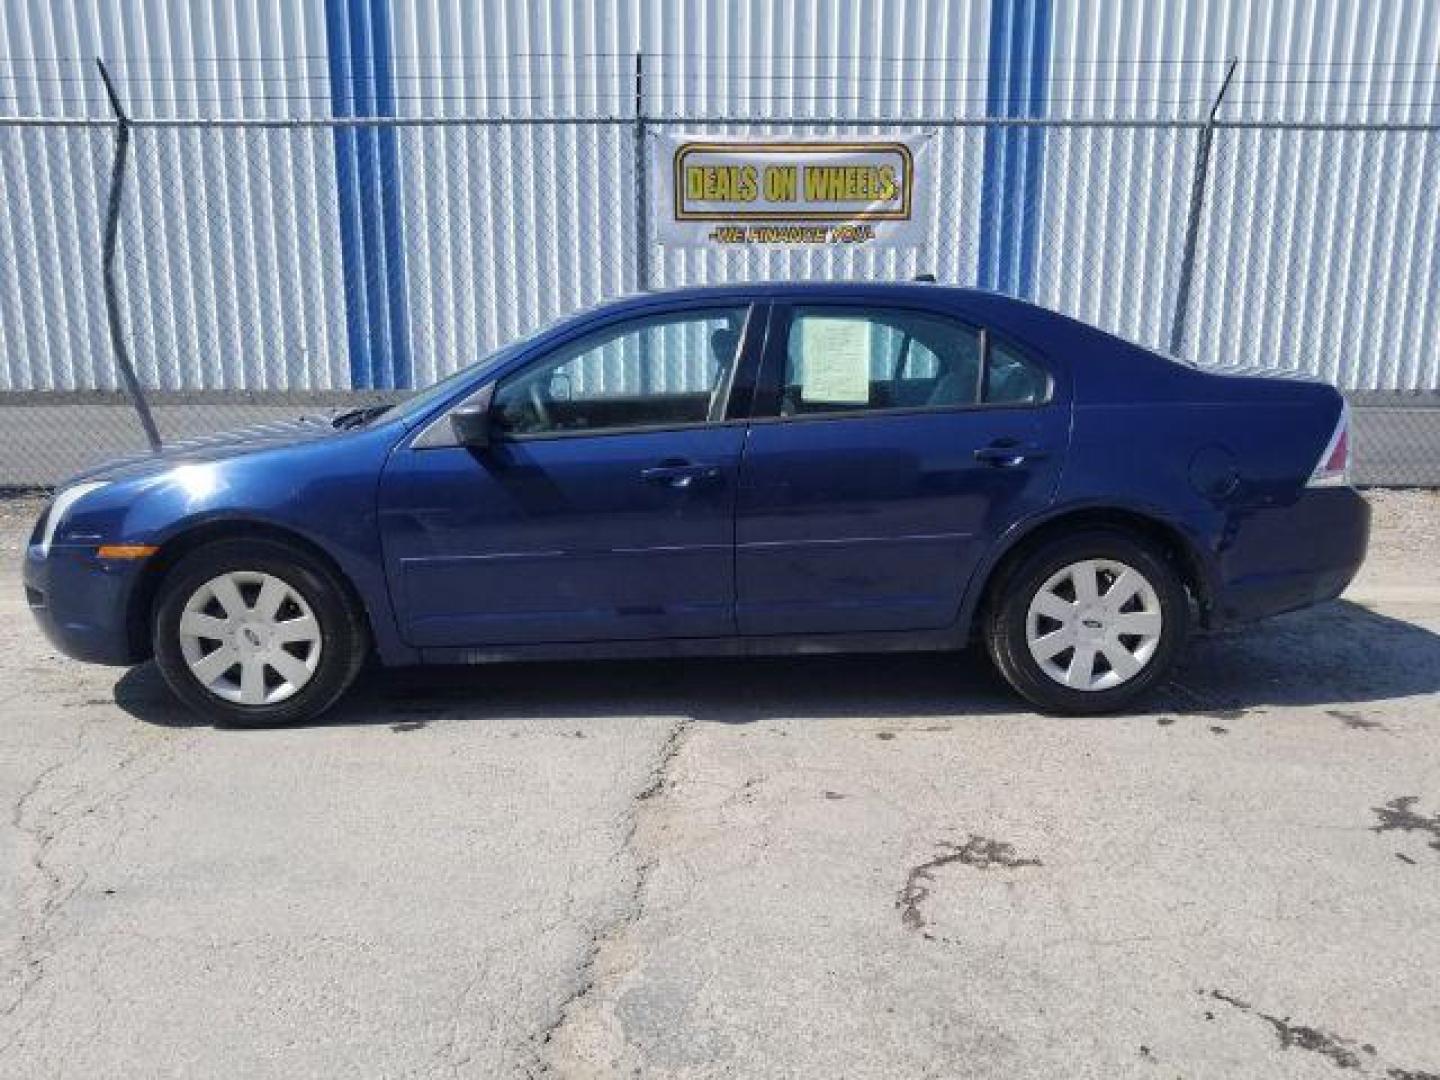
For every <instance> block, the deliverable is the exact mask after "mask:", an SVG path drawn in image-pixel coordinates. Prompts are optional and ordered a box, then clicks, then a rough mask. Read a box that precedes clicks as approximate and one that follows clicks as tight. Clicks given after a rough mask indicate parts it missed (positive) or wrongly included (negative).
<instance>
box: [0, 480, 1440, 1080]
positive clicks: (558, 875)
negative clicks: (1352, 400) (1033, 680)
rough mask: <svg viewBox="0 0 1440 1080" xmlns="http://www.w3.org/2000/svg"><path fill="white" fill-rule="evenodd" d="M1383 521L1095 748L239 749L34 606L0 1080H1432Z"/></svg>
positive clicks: (860, 683)
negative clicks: (1300, 603)
mask: <svg viewBox="0 0 1440 1080" xmlns="http://www.w3.org/2000/svg"><path fill="white" fill-rule="evenodd" d="M1382 502H1383V503H1384V505H1382V507H1381V511H1380V514H1379V516H1378V518H1377V523H1378V529H1377V537H1376V555H1375V558H1374V559H1373V560H1372V562H1371V564H1370V567H1369V568H1368V569H1367V572H1366V574H1365V575H1364V576H1363V577H1362V579H1361V580H1360V581H1359V582H1357V585H1356V587H1355V589H1354V590H1353V591H1352V593H1351V595H1350V596H1349V597H1348V598H1347V599H1346V600H1345V601H1342V602H1339V603H1336V604H1332V605H1328V606H1326V607H1323V608H1319V609H1316V610H1314V611H1311V612H1307V613H1302V614H1299V615H1295V616H1289V617H1285V618H1282V619H1278V620H1274V621H1272V622H1270V623H1268V624H1263V625H1261V626H1258V627H1255V628H1253V629H1249V630H1246V631H1243V632H1240V633H1235V634H1226V635H1221V636H1217V637H1214V638H1209V639H1206V640H1200V641H1197V642H1195V643H1194V645H1193V646H1192V648H1191V650H1190V652H1189V655H1188V657H1187V660H1186V663H1185V665H1184V667H1183V669H1182V670H1181V671H1180V673H1179V674H1178V676H1177V678H1176V679H1175V680H1174V681H1173V682H1172V683H1171V684H1170V685H1169V686H1167V687H1166V688H1165V689H1164V691H1163V692H1162V693H1161V694H1160V695H1159V696H1158V697H1157V698H1156V699H1154V700H1153V701H1151V702H1149V703H1147V705H1146V706H1145V708H1144V711H1141V712H1137V713H1135V714H1132V715H1128V716H1124V717H1108V718H1094V719H1086V720H1079V721H1074V720H1071V721H1062V720H1055V719H1044V718H1041V717H1037V716H1036V715H1034V714H1032V713H1029V712H1027V711H1025V710H1023V709H1022V708H1020V706H1019V705H1018V703H1017V701H1016V700H1015V699H1014V698H1013V697H1012V696H1010V695H1009V693H1008V692H1007V691H1005V689H1004V688H1003V687H1002V686H1001V685H1000V684H999V682H998V680H997V679H996V677H995V676H993V675H992V674H991V673H990V671H989V670H988V668H987V666H986V665H985V664H984V662H983V661H982V660H981V659H979V658H978V657H974V656H969V657H948V656H879V657H864V658H857V657H852V658H810V659H795V660H764V661H754V660H752V661H687V662H680V663H667V664H654V663H628V662H627V663H613V664H552V665H543V666H542V665H535V666H524V665H515V666H505V667H493V668H478V669H470V670H444V671H418V672H413V673H408V674H390V675H381V676H372V677H369V678H368V679H367V680H366V682H365V683H364V684H363V686H362V687H361V692H360V693H359V694H357V695H356V697H355V698H354V699H353V700H352V701H351V702H350V703H348V704H347V705H346V706H344V707H343V708H342V709H341V710H340V711H339V712H338V713H337V714H336V715H335V716H334V718H333V719H332V720H331V721H330V722H328V723H326V724H324V725H321V726H318V727H313V728H308V729H300V730H293V731H274V732H234V731H218V730H215V729H212V728H210V727H208V726H204V725H198V724H195V723H194V722H193V721H192V719H191V718H190V717H188V716H187V715H186V714H184V713H183V712H181V711H180V710H179V708H178V707H177V706H175V705H174V704H173V703H172V702H171V701H170V699H169V697H168V695H167V694H166V692H165V690H164V688H163V686H162V685H161V684H160V681H159V679H158V676H157V675H156V673H155V672H154V670H153V668H151V667H143V668H140V669H137V670H135V671H134V672H130V673H124V672H119V671H115V670H108V669H102V668H89V667H84V666H81V665H76V664H73V663H70V662H68V661H65V660H63V659H60V658H58V657H56V656H55V655H54V654H53V652H52V651H51V650H50V649H49V648H48V647H46V646H45V644H44V643H43V641H42V640H41V639H40V637H39V635H38V634H37V633H36V632H35V631H34V629H33V628H32V627H31V625H30V623H29V616H28V613H26V612H25V611H24V604H23V599H22V598H21V597H20V595H19V591H20V590H19V587H18V582H17V580H16V576H15V574H14V571H13V569H8V570H6V571H5V573H4V575H3V576H0V646H3V653H0V672H3V675H0V718H3V725H4V736H3V738H0V801H3V802H4V803H5V805H6V806H7V807H8V808H9V810H8V813H6V814H4V815H0V822H3V827H0V867H3V868H4V872H3V874H0V1075H3V1076H15V1077H22V1076H23V1077H32V1076H59V1077H71V1076H74V1077H82V1076H83V1077H94V1076H120V1075H123V1076H126V1077H137V1076H157V1075H167V1076H177V1075H178V1076H208V1075H217V1074H224V1075H233V1076H260V1077H265V1076H275V1077H282V1076H283V1077H286V1078H293V1077H297V1076H340V1075H344V1076H355V1075H365V1076H415V1077H430V1076H447V1077H448V1076H477V1077H478V1076H529V1075H555V1076H572V1077H593V1076H600V1077H605V1076H636V1075H638V1076H646V1077H650V1076H654V1077H722V1076H736V1077H739V1076H745V1077H749V1076H767V1077H769V1076H794V1077H802V1076H803V1077H814V1076H846V1077H869V1076H874V1077H912V1076H915V1077H918V1076H934V1077H949V1076H972V1077H1007V1078H1010V1077H1056V1076H1063V1077H1077V1076H1095V1077H1102V1076H1103V1077H1116V1076H1136V1077H1166V1078H1170V1077H1177V1076H1183V1077H1250V1076H1253V1077H1267V1078H1268V1077H1291V1076H1293V1077H1327V1076H1333V1075H1336V1074H1337V1070H1338V1071H1339V1074H1340V1075H1350V1076H1357V1077H1383V1078H1386V1080H1407V1078H1410V1080H1416V1078H1423V1077H1427V1076H1428V1077H1433V1076H1440V975H1437V972H1440V935H1437V934H1436V933H1435V931H1434V928H1435V926H1436V925H1437V922H1440V738H1437V734H1436V722H1437V720H1440V580H1437V577H1436V572H1435V570H1434V569H1433V562H1432V561H1431V555H1430V549H1431V548H1432V547H1433V542H1434V539H1435V537H1436V536H1437V535H1440V500H1437V499H1436V498H1435V497H1434V496H1433V495H1429V494H1424V493H1416V494H1414V495H1411V496H1386V497H1383V498H1382ZM31 509H32V508H30V507H26V506H17V505H16V504H14V503H11V504H7V510H6V512H5V513H0V535H3V548H0V558H4V560H5V565H6V566H7V567H11V568H13V566H14V564H15V560H16V558H17V557H18V551H19V545H20V543H21V541H22V539H23V532H24V530H25V529H26V528H27V527H28V520H26V519H27V518H28V515H29V513H30V512H31Z"/></svg>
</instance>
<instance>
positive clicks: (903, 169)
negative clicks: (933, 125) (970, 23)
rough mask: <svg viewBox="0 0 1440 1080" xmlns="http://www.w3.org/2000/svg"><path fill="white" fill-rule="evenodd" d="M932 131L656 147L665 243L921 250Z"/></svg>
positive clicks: (670, 139) (660, 239) (685, 139)
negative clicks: (926, 133)
mask: <svg viewBox="0 0 1440 1080" xmlns="http://www.w3.org/2000/svg"><path fill="white" fill-rule="evenodd" d="M928 142H929V137H928V136H919V137H913V138H907V139H889V140H883V139H876V140H866V139H843V140H840V139H837V140H821V141H813V142H811V141H807V142H795V141H783V142H778V141H777V142H770V141H765V140H743V141H740V140H730V141H717V140H714V139H705V138H703V137H695V136H688V135H656V136H654V137H653V139H652V140H651V144H650V162H649V168H650V178H651V183H650V190H651V191H652V192H654V193H655V197H654V200H653V202H654V207H655V211H654V214H655V240H656V242H657V243H660V244H666V245H669V246H674V247H705V248H722V249H723V248H746V247H757V248H766V247H827V246H835V245H839V246H858V245H863V246H866V247H915V246H918V245H920V244H922V243H923V242H924V240H925V232H926V228H925V223H926V221H927V218H926V215H925V213H924V209H923V207H922V206H921V202H922V201H923V199H922V196H923V194H924V192H925V191H926V188H927V185H925V184H923V183H922V182H921V180H922V175H923V169H924V167H925V160H924V159H925V149H926V146H927V144H928Z"/></svg>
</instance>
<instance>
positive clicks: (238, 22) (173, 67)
mask: <svg viewBox="0 0 1440 1080" xmlns="http://www.w3.org/2000/svg"><path fill="white" fill-rule="evenodd" d="M323 16H324V8H323V5H322V4H320V3H304V4H297V3H290V2H288V0H244V2H238V3H226V4H215V5H210V4H193V3H190V2H189V0H127V2H126V3H113V2H110V0H68V2H64V3H53V4H52V3H46V2H39V0H37V2H32V3H24V4H21V3H10V4H5V5H3V6H0V113H4V114H6V115H20V116H67V117H93V118H96V119H98V120H108V119H109V118H110V116H111V111H110V107H109V104H108V101H107V99H106V97H105V94H104V91H103V88H102V86H101V83H100V80H99V76H98V73H97V71H96V68H95V65H94V63H93V60H92V59H90V58H93V57H95V56H103V57H105V58H106V61H107V63H108V64H109V66H110V68H111V71H112V74H113V75H114V78H115V81H116V84H117V87H116V88H117V90H118V92H119V94H120V96H121V98H122V100H123V102H124V104H125V106H126V109H127V111H128V112H129V113H130V114H131V115H132V116H134V117H161V118H164V117H176V118H180V117H231V118H236V117H314V116H327V115H329V112H330V103H329V79H328V76H327V68H326V60H325V25H324V17H323ZM113 148H114V135H113V131H112V130H111V129H109V128H101V129H96V130H93V131H79V132H67V131H56V130H51V129H34V128H30V129H0V206H3V207H5V208H6V209H5V212H4V213H3V214H0V262H3V263H10V264H11V265H14V266H15V267H16V273H15V274H14V275H10V274H7V273H6V272H5V271H3V270H0V355H3V358H4V362H3V364H0V389H77V388H78V389H89V388H101V389H111V388H114V387H116V386H117V385H118V381H117V376H116V372H115V368H114V364H113V361H112V358H111V350H110V344H109V336H108V329H107V326H106V321H105V308H104V301H103V294H102V291H101V280H100V238H101V228H102V224H103V220H104V205H105V196H106V193H107V191H108V188H109V177H110V165H111V155H112V153H113ZM131 155H132V156H131V168H130V170H129V173H128V175H127V179H126V183H127V191H126V203H125V207H124V211H123V215H122V218H121V221H122V230H121V234H120V258H119V261H118V266H117V270H118V280H119V288H120V290H121V294H122V295H123V296H124V297H125V299H126V303H125V308H124V310H125V315H126V320H127V329H128V331H129V338H130V342H131V352H132V359H133V361H134V363H135V367H136V370H137V372H138V373H139V375H140V378H141V380H142V381H143V382H144V383H145V384H146V385H148V386H152V387H160V388H165V389H182V388H199V387H204V388H207V389H297V388H315V387H330V386H346V385H348V382H349V372H348V367H347V350H346V338H345V311H344V289H343V283H342V279H341V266H340V249H339V246H338V244H337V243H336V240H335V236H336V226H335V201H336V187H335V166H334V140H333V138H332V136H331V135H330V134H329V133H328V132H300V133H291V132H278V131H277V132H253V131H252V132H224V133H222V132H197V131H185V132H175V131H155V130H146V129H137V130H136V131H135V132H134V139H133V142H132V147H131ZM17 206H18V207H24V212H22V213H16V212H15V208H16V207H17ZM12 260H13V261H12Z"/></svg>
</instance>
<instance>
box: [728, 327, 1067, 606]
mask: <svg viewBox="0 0 1440 1080" xmlns="http://www.w3.org/2000/svg"><path fill="white" fill-rule="evenodd" d="M1062 390H1063V387H1062V386H1061V385H1060V384H1059V382H1058V381H1057V380H1056V379H1055V378H1054V377H1053V374H1052V373H1051V372H1050V371H1049V370H1048V368H1047V366H1046V364H1045V363H1044V362H1043V361H1042V360H1041V358H1039V357H1036V356H1033V355H1029V354H1027V353H1024V352H1022V351H1021V350H1020V349H1018V348H1017V347H1015V346H1014V345H1012V344H1009V343H1007V342H1004V341H1001V340H999V339H997V338H995V337H994V335H992V334H990V333H987V332H986V330H985V329H984V328H982V327H979V326H974V325H969V324H967V323H965V322H964V321H962V320H960V319H958V318H954V317H952V316H950V315H948V314H945V313H942V312H938V311H935V310H931V309H929V308H918V307H905V306H898V305H888V304H887V305H885V306H883V307H869V306H857V305H853V304H839V303H835V304H828V303H818V304H808V303H807V304H803V305H794V306H790V305H776V306H775V307H774V308H773V309H772V316H771V326H770V332H769V335H768V343H767V348H766V352H765V357H764V363H763V369H762V374H761V380H760V385H759V387H758V388H757V393H756V409H755V411H756V415H755V418H754V419H753V421H752V425H751V430H750V435H749V439H748V442H747V445H746V449H745V457H744V461H743V464H742V468H741V477H740V492H739V504H738V508H737V515H736V588H737V595H738V600H737V621H738V625H739V628H740V632H741V633H743V634H786V633H806V634H810V633H840V632H855V631H885V630H920V629H938V628H942V627H945V626H948V625H950V624H951V623H953V621H954V620H955V618H956V615H957V611H958V608H959V604H960V599H961V595H962V593H963V592H964V589H965V586H966V584H967V582H968V581H969V578H970V575H971V573H972V571H973V570H974V568H975V565H976V562H977V561H978V559H979V558H980V557H981V555H982V554H983V552H984V551H985V549H986V547H987V545H988V544H989V543H990V542H992V541H993V539H994V538H995V537H997V536H998V535H999V534H1000V533H1001V532H1003V531H1004V529H1005V528H1006V527H1007V526H1008V525H1009V524H1010V523H1011V522H1013V521H1015V520H1016V519H1018V518H1020V517H1023V516H1025V515H1027V514H1029V513H1031V512H1034V511H1035V510H1038V509H1040V508H1041V507H1043V506H1044V505H1045V504H1047V503H1048V502H1049V501H1050V499H1051V498H1052V496H1053V494H1054V490H1055V487H1056V482H1057V478H1058V476H1059V470H1060V467H1061V464H1062V461H1063V458H1064V454H1065V450H1066V440H1067V436H1068V430H1069V403H1068V394H1065V393H1063V392H1062Z"/></svg>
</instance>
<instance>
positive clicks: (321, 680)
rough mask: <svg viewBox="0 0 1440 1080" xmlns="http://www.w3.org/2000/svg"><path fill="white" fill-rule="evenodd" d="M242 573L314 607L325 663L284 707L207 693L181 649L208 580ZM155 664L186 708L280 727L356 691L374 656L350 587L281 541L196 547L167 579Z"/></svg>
mask: <svg viewBox="0 0 1440 1080" xmlns="http://www.w3.org/2000/svg"><path fill="white" fill-rule="evenodd" d="M235 571H258V572H260V573H264V574H270V575H273V576H274V577H277V578H280V579H281V580H282V581H283V582H284V583H285V584H287V585H289V586H290V587H291V588H293V589H294V590H295V591H296V592H298V593H299V594H300V595H301V597H303V598H304V600H305V601H306V603H307V604H308V605H309V606H310V609H311V611H312V612H313V613H314V615H315V620H316V621H317V622H318V623H319V625H320V634H321V647H320V652H319V661H318V664H317V665H316V666H315V669H314V673H313V674H312V675H311V676H310V681H309V682H307V683H305V684H304V685H303V686H302V687H300V689H299V690H298V691H295V692H294V693H292V694H291V696H290V697H288V698H285V699H284V700H283V701H277V702H275V703H273V704H263V705H242V704H239V703H236V702H231V701H227V700H225V699H224V698H221V697H218V696H216V695H215V694H213V693H211V692H210V691H209V690H207V689H206V688H205V687H204V686H203V685H202V684H201V682H200V680H199V679H197V678H196V677H195V675H193V674H192V673H191V671H190V666H189V664H188V663H187V662H186V659H185V655H184V652H183V650H182V646H181V643H180V618H181V615H182V613H183V612H184V609H185V604H186V602H187V601H188V600H189V599H190V597H191V596H193V595H194V594H195V592H196V590H197V589H199V588H200V587H201V586H203V585H204V584H205V583H206V582H208V581H212V580H214V579H215V578H217V577H219V576H221V575H223V574H226V573H231V572H235ZM151 635H152V641H153V643H154V649H155V661H156V663H157V665H158V666H159V668H160V673H161V674H162V675H163V676H164V678H165V682H166V683H167V684H169V686H170V689H171V690H172V691H174V693H175V696H176V697H178V698H179V699H180V700H181V701H182V702H184V703H185V704H186V705H187V706H189V707H190V708H191V709H193V710H194V711H195V712H197V713H199V714H200V715H201V716H203V717H205V718H206V719H207V720H211V721H213V722H215V723H217V724H220V725H224V726H228V727H281V726H285V725H288V724H301V723H306V722H308V721H311V720H314V719H316V718H317V717H319V716H320V715H321V714H322V713H324V712H325V711H326V710H327V709H329V708H330V707H331V706H333V705H334V704H335V703H336V702H337V701H338V700H339V699H340V697H341V696H342V695H343V694H344V693H345V691H346V690H348V689H349V688H350V685H351V683H353V682H354V681H355V677H356V676H357V675H358V674H359V673H360V669H361V668H362V667H363V666H364V664H365V661H366V659H367V658H368V656H369V654H370V634H369V627H368V625H367V623H366V621H365V614H364V612H363V610H362V609H361V607H360V605H359V604H358V603H357V602H356V601H355V600H354V599H353V597H352V596H351V593H350V591H349V589H347V588H346V585H345V583H344V582H343V581H341V580H340V579H339V578H338V577H337V575H336V574H335V572H334V571H333V570H332V569H330V567H329V566H327V565H326V564H325V563H323V562H322V561H321V560H319V559H317V558H316V557H315V556H313V555H311V554H310V553H309V552H307V551H306V550H304V549H303V548H301V547H299V546H296V545H292V544H287V543H284V542H283V541H278V540H268V539H267V540H240V539H236V540H218V541H215V542H214V543H210V544H206V545H204V546H203V547H199V548H196V549H195V550H194V551H191V552H189V553H188V554H186V555H185V556H184V557H182V558H181V559H180V561H179V562H177V563H176V564H175V565H174V566H173V567H171V568H170V570H169V571H168V572H167V573H166V575H165V578H164V580H163V581H162V582H161V584H160V589H159V593H158V595H157V597H156V601H155V606H154V609H153V619H152V622H151Z"/></svg>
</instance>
